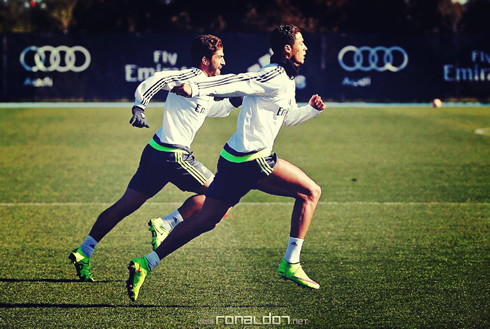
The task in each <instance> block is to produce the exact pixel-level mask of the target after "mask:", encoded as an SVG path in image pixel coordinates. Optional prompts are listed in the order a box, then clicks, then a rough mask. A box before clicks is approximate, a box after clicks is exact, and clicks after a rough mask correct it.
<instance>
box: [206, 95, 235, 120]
mask: <svg viewBox="0 0 490 329" xmlns="http://www.w3.org/2000/svg"><path fill="white" fill-rule="evenodd" d="M234 109H235V107H234V106H233V105H232V104H231V102H230V100H229V99H228V98H225V99H223V100H222V101H215V102H214V103H213V105H212V106H211V108H210V109H209V113H208V115H207V116H208V117H221V118H223V117H227V116H228V115H229V114H230V112H231V111H233V110H234Z"/></svg>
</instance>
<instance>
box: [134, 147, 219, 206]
mask: <svg viewBox="0 0 490 329" xmlns="http://www.w3.org/2000/svg"><path fill="white" fill-rule="evenodd" d="M212 176H213V173H212V172H211V171H210V170H209V169H208V168H206V166H204V165H203V164H202V163H200V162H199V161H197V160H196V159H195V158H194V156H193V155H192V153H187V152H164V151H159V150H156V149H154V148H153V147H152V146H151V145H146V147H145V149H144V150H143V153H142V154H141V160H140V164H139V167H138V170H137V171H136V173H135V174H134V176H133V178H132V179H131V181H130V182H129V185H128V188H131V189H133V190H136V191H138V192H141V193H143V194H146V195H148V196H149V197H153V196H154V195H155V194H157V193H158V192H159V191H160V190H161V189H162V188H163V187H165V185H167V184H168V183H172V184H174V185H175V186H177V187H178V188H179V189H180V190H182V191H189V192H197V190H198V189H199V188H200V187H201V186H203V185H204V184H205V183H206V182H207V181H208V179H209V178H210V177H212Z"/></svg>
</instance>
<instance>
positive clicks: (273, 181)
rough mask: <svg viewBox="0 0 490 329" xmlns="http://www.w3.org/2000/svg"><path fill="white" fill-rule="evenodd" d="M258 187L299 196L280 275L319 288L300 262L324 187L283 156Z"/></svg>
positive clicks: (282, 194)
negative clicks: (305, 240) (304, 243)
mask: <svg viewBox="0 0 490 329" xmlns="http://www.w3.org/2000/svg"><path fill="white" fill-rule="evenodd" d="M258 189H259V190H261V191H263V192H266V193H269V194H274V195H280V196H288V197H293V198H294V199H295V202H294V207H293V212H292V214H291V229H290V234H289V241H288V247H287V249H286V253H285V255H284V259H283V260H282V261H281V265H280V266H279V269H278V274H279V275H280V276H281V277H283V278H285V279H289V280H292V281H294V282H296V283H298V284H299V285H301V286H305V287H309V288H314V289H318V288H319V287H320V286H319V285H318V283H316V282H314V281H313V280H311V279H310V278H309V277H308V276H307V275H306V273H304V271H303V269H302V268H301V265H300V255H301V249H302V246H303V242H304V239H305V237H306V234H307V232H308V229H309V226H310V223H311V220H312V218H313V214H314V213H315V209H316V206H317V204H318V201H319V200H320V196H321V188H320V186H319V185H318V184H316V183H315V182H314V181H313V180H312V179H311V178H310V177H308V175H306V174H305V173H304V172H303V171H302V170H301V169H299V168H298V167H296V166H295V165H293V164H291V163H290V162H288V161H285V160H283V159H278V161H277V163H276V166H275V168H274V171H273V173H272V174H271V175H269V176H268V177H266V178H264V179H263V180H262V181H261V182H260V183H259V186H258Z"/></svg>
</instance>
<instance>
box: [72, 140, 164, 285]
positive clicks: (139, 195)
mask: <svg viewBox="0 0 490 329" xmlns="http://www.w3.org/2000/svg"><path fill="white" fill-rule="evenodd" d="M157 152H158V151H156V150H155V149H153V148H152V147H151V146H148V145H147V147H145V149H144V150H143V153H142V155H141V160H140V164H139V167H138V170H137V171H136V173H135V174H134V176H133V177H132V179H131V181H130V182H129V185H128V188H127V189H126V191H125V192H124V194H123V196H122V197H121V198H120V199H119V200H118V201H117V202H116V203H114V204H113V205H112V206H110V207H109V208H107V209H106V210H104V211H103V212H102V213H101V214H100V215H99V216H98V218H97V220H96V222H95V224H94V225H93V227H92V229H91V230H90V233H89V235H88V236H87V238H86V239H85V241H84V242H83V243H82V244H81V245H80V246H79V247H78V248H76V249H75V250H74V251H72V252H71V253H70V255H69V259H70V260H71V262H72V263H73V264H74V265H75V268H76V270H77V275H78V276H79V278H80V280H82V281H94V280H93V277H92V274H91V273H90V267H91V261H90V258H91V257H92V253H93V252H94V249H95V247H96V246H97V244H98V243H99V242H100V241H101V239H102V238H103V237H104V236H106V235H107V233H109V232H110V231H111V230H112V229H113V228H114V227H115V226H116V225H117V224H118V223H119V222H120V221H121V220H123V219H124V218H125V217H126V216H128V215H130V214H132V213H133V212H134V211H136V210H137V209H138V208H139V207H141V205H143V204H144V203H145V202H146V200H148V199H149V198H151V197H153V196H154V195H155V194H156V193H158V191H160V190H161V189H162V188H163V187H164V186H165V185H166V184H167V183H168V181H169V180H168V178H167V177H166V176H165V175H164V173H165V172H166V170H165V167H159V168H155V166H154V165H153V164H154V163H161V164H162V166H164V164H165V163H166V161H160V160H162V159H159V158H158V157H160V156H161V155H160V154H159V153H157ZM155 157H157V158H156V159H155ZM155 160H156V161H155Z"/></svg>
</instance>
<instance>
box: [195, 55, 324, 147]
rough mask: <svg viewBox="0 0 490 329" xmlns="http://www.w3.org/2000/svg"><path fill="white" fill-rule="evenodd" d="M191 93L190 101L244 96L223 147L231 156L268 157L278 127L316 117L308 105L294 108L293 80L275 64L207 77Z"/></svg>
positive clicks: (318, 112)
mask: <svg viewBox="0 0 490 329" xmlns="http://www.w3.org/2000/svg"><path fill="white" fill-rule="evenodd" d="M191 89H192V95H191V97H202V96H205V95H212V96H220V97H232V96H245V97H244V98H243V104H242V109H241V111H240V114H239V116H238V121H237V130H236V132H235V133H234V134H233V136H231V138H230V139H229V140H228V142H227V145H225V150H226V151H227V152H228V153H230V154H232V155H234V156H245V155H251V154H254V153H257V152H259V151H265V152H267V153H268V154H270V153H271V152H272V148H273V145H274V140H275V139H276V137H277V135H278V134H279V130H280V129H281V126H282V125H285V126H294V125H297V124H300V123H302V122H304V121H306V120H308V119H311V118H314V117H316V116H317V115H318V114H320V111H318V110H316V109H315V108H314V107H312V106H311V105H309V104H307V105H306V106H302V107H298V105H297V104H296V99H295V94H296V92H295V89H296V85H295V82H294V79H292V78H290V77H289V76H288V75H287V74H286V71H285V69H284V68H283V67H282V66H280V65H278V64H269V65H267V66H264V67H263V68H262V69H261V70H260V71H259V72H249V73H242V74H237V75H234V74H228V75H223V76H216V77H210V78H208V79H206V80H203V81H199V82H196V83H195V84H191ZM230 148H231V149H230ZM261 153H262V152H261Z"/></svg>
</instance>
